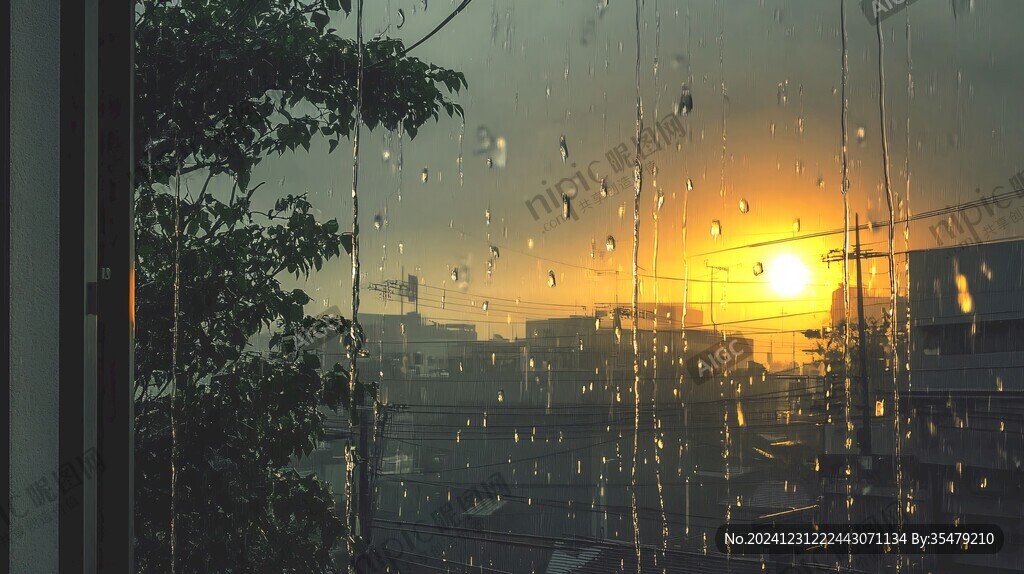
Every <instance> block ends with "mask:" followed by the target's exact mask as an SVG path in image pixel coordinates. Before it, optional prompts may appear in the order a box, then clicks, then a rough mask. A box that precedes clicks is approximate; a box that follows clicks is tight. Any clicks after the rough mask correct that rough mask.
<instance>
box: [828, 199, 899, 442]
mask: <svg viewBox="0 0 1024 574" xmlns="http://www.w3.org/2000/svg"><path fill="white" fill-rule="evenodd" d="M845 257H847V258H849V259H854V260H856V265H857V268H856V273H857V337H858V340H859V341H860V343H859V345H858V347H859V352H858V353H857V359H858V363H859V365H860V389H861V401H862V402H863V403H864V411H863V413H861V426H862V429H861V434H860V448H861V454H862V455H864V456H870V455H871V412H872V411H873V410H874V408H873V405H872V404H871V384H870V382H869V381H868V357H867V338H866V335H865V324H866V323H865V322H866V318H865V317H864V287H863V285H864V284H863V281H861V264H860V261H861V259H873V258H875V257H888V254H885V253H876V252H874V251H871V250H869V249H861V247H860V214H855V215H854V248H853V253H848V254H846V255H845ZM843 259H844V254H843V250H842V249H833V250H831V251H829V252H828V254H827V255H825V256H824V257H822V261H824V262H826V263H831V262H833V261H842V260H843ZM847 281H849V279H848V278H847ZM844 328H846V329H849V328H850V326H849V325H845V326H844Z"/></svg>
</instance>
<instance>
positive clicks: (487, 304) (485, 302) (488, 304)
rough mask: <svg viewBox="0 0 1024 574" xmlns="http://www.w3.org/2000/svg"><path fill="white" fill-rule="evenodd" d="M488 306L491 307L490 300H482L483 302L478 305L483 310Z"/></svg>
mask: <svg viewBox="0 0 1024 574" xmlns="http://www.w3.org/2000/svg"><path fill="white" fill-rule="evenodd" d="M490 307H491V302H490V301H484V304H483V305H481V306H480V308H481V309H483V310H484V311H486V310H487V309H489V308H490Z"/></svg>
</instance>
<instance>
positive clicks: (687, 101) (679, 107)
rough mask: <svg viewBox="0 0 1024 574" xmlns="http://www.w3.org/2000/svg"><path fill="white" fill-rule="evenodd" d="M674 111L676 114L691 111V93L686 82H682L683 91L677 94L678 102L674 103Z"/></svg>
mask: <svg viewBox="0 0 1024 574" xmlns="http://www.w3.org/2000/svg"><path fill="white" fill-rule="evenodd" d="M674 111H675V113H676V115H677V116H685V115H686V114H688V113H690V112H691V111H693V94H691V93H690V88H688V87H687V86H686V84H683V91H682V94H681V95H680V96H679V102H678V103H676V107H675V110H674Z"/></svg>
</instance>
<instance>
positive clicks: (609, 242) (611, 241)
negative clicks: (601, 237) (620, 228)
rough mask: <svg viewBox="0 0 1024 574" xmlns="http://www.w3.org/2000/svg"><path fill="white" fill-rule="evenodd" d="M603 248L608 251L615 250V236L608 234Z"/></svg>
mask: <svg viewBox="0 0 1024 574" xmlns="http://www.w3.org/2000/svg"><path fill="white" fill-rule="evenodd" d="M604 248H605V249H607V250H608V251H615V238H614V237H612V236H611V235H609V236H608V239H606V240H605V242H604Z"/></svg>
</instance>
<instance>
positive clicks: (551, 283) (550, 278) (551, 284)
mask: <svg viewBox="0 0 1024 574" xmlns="http://www.w3.org/2000/svg"><path fill="white" fill-rule="evenodd" d="M554 286H555V272H554V271H548V287H554Z"/></svg>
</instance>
